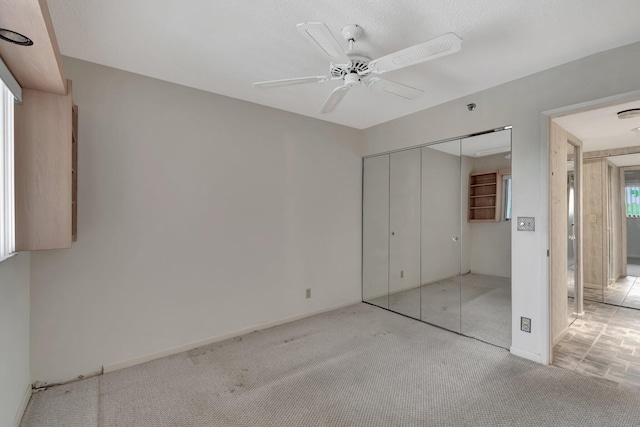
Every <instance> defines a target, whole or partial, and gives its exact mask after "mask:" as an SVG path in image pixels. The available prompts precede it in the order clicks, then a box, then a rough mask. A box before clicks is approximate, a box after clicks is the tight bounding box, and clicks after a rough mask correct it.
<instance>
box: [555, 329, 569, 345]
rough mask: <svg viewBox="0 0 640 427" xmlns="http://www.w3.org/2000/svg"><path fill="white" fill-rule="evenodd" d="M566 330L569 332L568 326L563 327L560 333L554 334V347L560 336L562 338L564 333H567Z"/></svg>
mask: <svg viewBox="0 0 640 427" xmlns="http://www.w3.org/2000/svg"><path fill="white" fill-rule="evenodd" d="M568 332H569V327H568V326H567V327H566V328H564V329H563V330H562V331H560V333H559V334H558V335H556V337H555V338H554V339H553V346H554V347H555V346H556V344H558V343H559V342H560V340H561V339H562V338H564V336H565V335H567V333H568Z"/></svg>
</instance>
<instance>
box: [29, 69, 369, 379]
mask: <svg viewBox="0 0 640 427" xmlns="http://www.w3.org/2000/svg"><path fill="white" fill-rule="evenodd" d="M64 65H65V69H66V72H67V75H68V77H69V78H70V79H72V80H73V92H74V93H73V95H74V101H75V102H76V103H77V104H78V106H79V136H78V138H79V166H78V169H79V197H78V203H79V207H78V242H77V243H75V244H74V246H73V248H72V249H70V250H59V251H43V252H38V253H33V254H32V257H31V280H32V282H31V286H32V288H31V290H32V311H31V313H32V317H31V320H32V337H31V338H32V339H31V349H32V374H33V378H34V380H39V381H48V382H51V381H56V380H65V379H70V378H73V377H75V376H77V375H80V374H89V373H92V372H95V371H99V370H100V368H101V367H102V366H103V365H104V364H112V363H117V362H120V361H126V360H129V359H133V358H138V357H140V356H144V355H148V354H154V353H157V352H160V351H163V350H167V349H171V348H174V347H179V346H183V345H187V344H188V343H192V342H195V341H198V340H206V339H209V338H211V337H217V336H220V335H224V334H229V333H233V332H234V331H239V330H243V329H246V328H252V327H254V326H258V325H263V324H265V323H269V322H273V321H277V320H280V319H284V318H287V317H289V316H294V315H300V314H305V313H311V312H314V311H317V310H321V309H326V308H329V307H334V306H337V305H342V304H346V303H355V302H357V301H360V299H361V293H360V268H361V267H360V251H361V240H360V239H361V231H360V230H361V228H360V227H361V202H362V199H361V175H362V154H361V153H360V152H359V150H360V144H359V138H360V134H359V133H358V131H356V130H353V129H349V128H346V127H343V126H338V125H333V124H329V123H327V122H322V121H319V120H315V119H310V118H306V117H303V116H298V115H295V114H291V113H286V112H282V111H278V110H275V109H270V108H266V107H263V106H258V105H256V104H251V103H247V102H243V101H238V100H235V99H231V98H227V97H223V96H219V95H215V94H210V93H206V92H202V91H198V90H194V89H190V88H187V87H183V86H178V85H174V84H169V83H166V82H162V81H159V80H154V79H151V78H147V77H143V76H139V75H134V74H131V73H127V72H123V71H118V70H115V69H111V68H107V67H103V66H99V65H95V64H91V63H87V62H82V61H78V60H73V59H70V58H65V60H64ZM306 288H311V289H312V298H311V299H305V289H306Z"/></svg>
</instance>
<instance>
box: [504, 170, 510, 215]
mask: <svg viewBox="0 0 640 427" xmlns="http://www.w3.org/2000/svg"><path fill="white" fill-rule="evenodd" d="M502 188H503V189H504V191H503V195H502V201H503V203H502V206H503V207H502V219H503V220H504V221H511V175H502Z"/></svg>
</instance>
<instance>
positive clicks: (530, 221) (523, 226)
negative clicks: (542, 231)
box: [518, 216, 536, 231]
mask: <svg viewBox="0 0 640 427" xmlns="http://www.w3.org/2000/svg"><path fill="white" fill-rule="evenodd" d="M518 231H536V219H535V218H534V217H532V216H519V217H518Z"/></svg>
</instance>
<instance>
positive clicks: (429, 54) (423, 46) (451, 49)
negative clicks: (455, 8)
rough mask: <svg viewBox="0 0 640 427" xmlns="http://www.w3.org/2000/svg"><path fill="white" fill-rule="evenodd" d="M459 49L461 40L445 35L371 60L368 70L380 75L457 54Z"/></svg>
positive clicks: (450, 34) (451, 34)
mask: <svg viewBox="0 0 640 427" xmlns="http://www.w3.org/2000/svg"><path fill="white" fill-rule="evenodd" d="M461 48H462V39H461V38H460V37H458V36H456V35H455V34H453V33H447V34H444V35H442V36H440V37H436V38H435V39H431V40H429V41H427V42H424V43H420V44H417V45H415V46H411V47H408V48H406V49H402V50H399V51H397V52H394V53H392V54H390V55H386V56H383V57H382V58H379V59H376V60H373V61H371V62H370V63H369V70H370V71H371V72H372V73H374V74H382V73H386V72H388V71H393V70H398V69H400V68H404V67H410V66H411V65H415V64H419V63H421V62H424V61H429V60H431V59H436V58H440V57H442V56H446V55H450V54H452V53H456V52H458V51H459V50H460V49H461Z"/></svg>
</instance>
